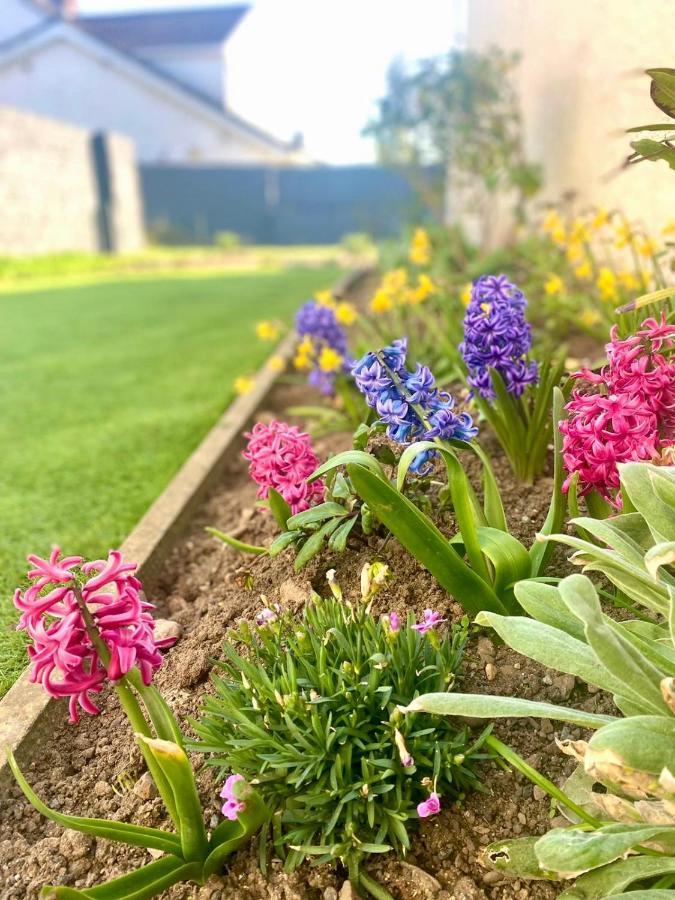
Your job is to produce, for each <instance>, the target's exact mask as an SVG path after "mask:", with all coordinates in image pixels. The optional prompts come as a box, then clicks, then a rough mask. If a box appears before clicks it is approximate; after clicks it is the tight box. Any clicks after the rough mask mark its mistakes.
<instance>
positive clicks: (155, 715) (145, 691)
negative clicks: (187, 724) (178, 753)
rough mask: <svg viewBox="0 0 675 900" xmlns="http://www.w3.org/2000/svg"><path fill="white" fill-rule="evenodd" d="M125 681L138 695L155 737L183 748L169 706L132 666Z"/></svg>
mask: <svg viewBox="0 0 675 900" xmlns="http://www.w3.org/2000/svg"><path fill="white" fill-rule="evenodd" d="M125 680H126V681H128V682H129V684H131V685H132V687H133V688H134V690H135V691H136V692H137V693H138V695H139V696H140V698H141V700H142V701H143V706H144V707H145V709H146V712H147V714H148V717H149V719H150V721H151V722H152V726H153V728H154V729H155V735H156V736H157V737H158V738H161V739H162V740H165V741H174V743H176V744H178V745H179V746H181V747H182V746H183V734H182V732H181V730H180V727H179V725H178V722H177V721H176V717H175V716H174V714H173V713H172V712H171V708H170V706H169V704H168V703H167V702H166V700H165V699H164V697H162V695H161V694H160V692H159V691H158V690H157V688H156V687H155V686H154V685H153V684H145V683H144V682H143V678H142V677H141V673H140V671H139V670H138V669H137V668H136V667H135V666H134V668H132V669H131V670H130V671H129V672H127V674H126V675H125Z"/></svg>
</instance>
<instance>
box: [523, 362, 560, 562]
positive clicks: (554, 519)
mask: <svg viewBox="0 0 675 900" xmlns="http://www.w3.org/2000/svg"><path fill="white" fill-rule="evenodd" d="M563 365H564V363H563ZM559 380H560V375H558V377H557V378H556V385H557V382H558V381H559ZM552 417H553V491H552V494H551V503H550V505H549V508H548V512H547V514H546V519H545V520H544V523H543V525H542V526H541V528H540V529H539V534H540V535H541V536H542V537H548V535H550V534H553V533H554V532H557V531H560V529H561V528H562V527H563V525H564V524H565V495H564V494H563V491H562V485H563V478H564V475H565V473H564V467H563V458H562V443H563V437H562V432H561V431H560V428H559V424H560V422H561V421H562V420H563V419H564V418H565V398H564V395H563V392H562V391H561V390H560V388H559V387H554V388H553V406H552ZM552 552H553V546H552V545H551V544H550V543H549V542H546V541H542V540H536V541H535V542H534V543H533V544H532V546H531V547H530V562H531V569H530V576H531V577H532V578H536V577H537V576H538V575H539V574H540V573H541V572H543V571H544V569H545V567H546V564H547V563H548V561H549V559H550V556H551V553H552Z"/></svg>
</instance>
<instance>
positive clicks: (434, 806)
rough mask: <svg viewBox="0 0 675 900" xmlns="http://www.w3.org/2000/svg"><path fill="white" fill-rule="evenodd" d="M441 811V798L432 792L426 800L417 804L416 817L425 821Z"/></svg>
mask: <svg viewBox="0 0 675 900" xmlns="http://www.w3.org/2000/svg"><path fill="white" fill-rule="evenodd" d="M440 811H441V798H440V797H439V796H438V794H437V793H436V792H435V791H434V792H433V793H432V794H430V795H429V799H428V800H423V801H422V803H418V804H417V815H418V816H419V817H420V819H426V818H427V817H428V816H435V815H436V813H439V812H440Z"/></svg>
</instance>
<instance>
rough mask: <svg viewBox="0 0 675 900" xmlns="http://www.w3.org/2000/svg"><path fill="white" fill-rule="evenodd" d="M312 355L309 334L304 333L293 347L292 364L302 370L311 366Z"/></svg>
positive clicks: (312, 347)
mask: <svg viewBox="0 0 675 900" xmlns="http://www.w3.org/2000/svg"><path fill="white" fill-rule="evenodd" d="M313 356H314V345H313V344H312V339H311V338H310V337H309V335H307V334H306V335H305V336H304V337H303V339H302V340H301V341H300V343H299V344H298V346H297V347H296V348H295V358H294V359H293V365H294V366H295V368H296V369H299V370H301V371H302V370H304V369H311V368H312V358H313Z"/></svg>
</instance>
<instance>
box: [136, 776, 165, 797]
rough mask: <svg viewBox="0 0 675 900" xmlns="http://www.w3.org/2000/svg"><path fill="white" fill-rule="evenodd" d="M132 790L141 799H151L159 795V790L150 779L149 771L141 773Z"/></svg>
mask: <svg viewBox="0 0 675 900" xmlns="http://www.w3.org/2000/svg"><path fill="white" fill-rule="evenodd" d="M133 792H134V794H136V796H137V797H140V798H141V800H153V799H154V798H155V797H158V796H159V791H158V790H157V788H156V787H155V782H154V781H153V780H152V775H151V774H150V773H149V772H144V773H143V774H142V775H141V777H140V778H139V779H138V781H137V782H136V784H135V785H134V787H133Z"/></svg>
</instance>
